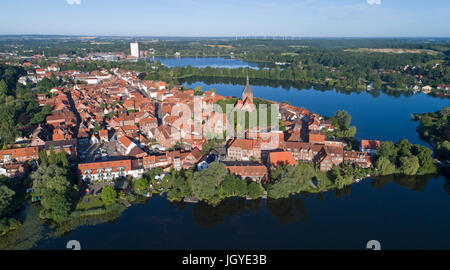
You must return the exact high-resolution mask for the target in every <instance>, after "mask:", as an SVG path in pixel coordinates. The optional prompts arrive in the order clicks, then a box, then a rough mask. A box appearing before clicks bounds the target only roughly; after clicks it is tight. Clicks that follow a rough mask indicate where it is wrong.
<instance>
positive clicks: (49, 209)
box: [40, 190, 71, 222]
mask: <svg viewBox="0 0 450 270" xmlns="http://www.w3.org/2000/svg"><path fill="white" fill-rule="evenodd" d="M41 205H42V207H43V208H44V209H43V210H42V211H41V213H40V216H41V218H49V219H53V220H54V221H56V222H62V221H64V220H66V219H67V218H68V217H69V214H70V208H71V203H70V200H69V199H68V198H67V196H66V195H64V194H62V193H58V192H57V191H55V190H47V191H46V192H45V194H44V196H42V198H41Z"/></svg>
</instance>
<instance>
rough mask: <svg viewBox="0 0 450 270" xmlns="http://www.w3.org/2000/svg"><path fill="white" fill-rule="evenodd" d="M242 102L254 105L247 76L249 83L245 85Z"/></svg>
mask: <svg viewBox="0 0 450 270" xmlns="http://www.w3.org/2000/svg"><path fill="white" fill-rule="evenodd" d="M242 101H243V102H244V103H253V91H252V89H251V88H250V81H249V79H248V75H247V83H246V85H245V88H244V91H243V92H242Z"/></svg>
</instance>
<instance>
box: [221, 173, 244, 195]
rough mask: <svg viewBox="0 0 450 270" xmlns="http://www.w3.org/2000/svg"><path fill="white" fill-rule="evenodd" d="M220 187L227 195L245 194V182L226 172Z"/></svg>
mask: <svg viewBox="0 0 450 270" xmlns="http://www.w3.org/2000/svg"><path fill="white" fill-rule="evenodd" d="M222 188H223V191H224V192H225V195H226V196H227V197H232V196H240V197H244V196H245V195H246V194H247V183H246V182H245V181H244V180H242V179H241V178H240V177H237V176H234V175H232V174H228V175H227V176H225V180H224V181H223V182H222Z"/></svg>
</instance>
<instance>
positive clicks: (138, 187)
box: [134, 178, 149, 195]
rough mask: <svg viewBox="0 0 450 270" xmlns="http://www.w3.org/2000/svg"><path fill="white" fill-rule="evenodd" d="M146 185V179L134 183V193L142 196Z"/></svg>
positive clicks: (145, 190) (146, 187)
mask: <svg viewBox="0 0 450 270" xmlns="http://www.w3.org/2000/svg"><path fill="white" fill-rule="evenodd" d="M148 185H149V183H148V180H147V179H146V178H141V179H138V180H136V181H134V190H135V192H136V193H138V194H140V195H143V194H144V193H145V192H147V189H148Z"/></svg>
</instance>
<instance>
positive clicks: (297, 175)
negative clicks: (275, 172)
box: [268, 163, 317, 199]
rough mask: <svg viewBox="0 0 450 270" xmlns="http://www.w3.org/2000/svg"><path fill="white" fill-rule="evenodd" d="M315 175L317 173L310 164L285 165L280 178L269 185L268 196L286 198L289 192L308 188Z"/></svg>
mask: <svg viewBox="0 0 450 270" xmlns="http://www.w3.org/2000/svg"><path fill="white" fill-rule="evenodd" d="M315 177H317V174H316V172H315V169H314V167H313V166H312V165H311V164H306V163H299V164H298V165H296V166H292V165H291V166H287V167H286V172H285V174H284V175H283V176H282V177H281V180H280V181H278V182H276V183H274V184H272V185H270V186H269V188H268V196H269V197H271V198H274V199H279V198H287V197H289V195H291V194H294V193H299V192H300V191H305V190H308V189H309V188H310V186H311V181H312V180H313V179H314V178H315Z"/></svg>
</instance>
